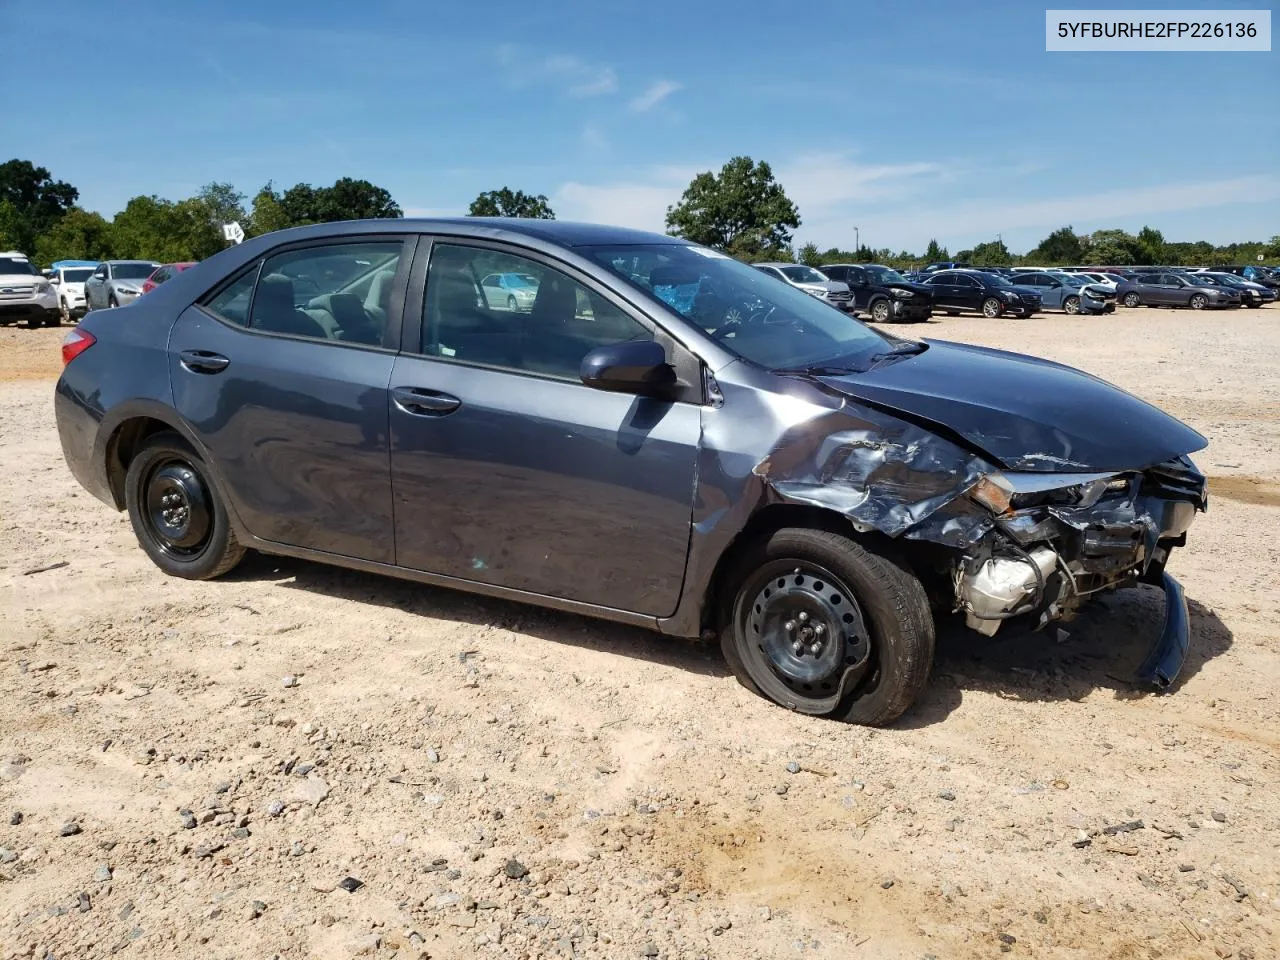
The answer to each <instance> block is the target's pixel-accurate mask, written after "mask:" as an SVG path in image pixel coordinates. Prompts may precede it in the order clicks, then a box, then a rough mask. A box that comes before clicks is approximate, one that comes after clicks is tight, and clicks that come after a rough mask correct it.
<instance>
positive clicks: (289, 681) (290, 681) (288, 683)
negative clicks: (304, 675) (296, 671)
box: [280, 674, 298, 690]
mask: <svg viewBox="0 0 1280 960" xmlns="http://www.w3.org/2000/svg"><path fill="white" fill-rule="evenodd" d="M297 685H298V678H297V677H295V676H294V675H293V674H289V675H288V676H287V677H285V678H284V679H283V680H281V681H280V686H282V687H284V688H285V689H286V690H288V689H289V688H291V687H296V686H297Z"/></svg>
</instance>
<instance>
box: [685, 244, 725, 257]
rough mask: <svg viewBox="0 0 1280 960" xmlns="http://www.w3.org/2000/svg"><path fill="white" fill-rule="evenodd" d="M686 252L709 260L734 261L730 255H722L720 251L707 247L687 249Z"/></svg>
mask: <svg viewBox="0 0 1280 960" xmlns="http://www.w3.org/2000/svg"><path fill="white" fill-rule="evenodd" d="M685 249H686V250H692V251H693V252H694V253H696V254H698V255H700V256H703V257H706V258H707V259H709V260H732V259H733V257H731V256H729V255H728V254H725V253H721V252H720V251H719V250H711V249H708V248H707V247H685Z"/></svg>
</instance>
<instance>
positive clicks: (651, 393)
mask: <svg viewBox="0 0 1280 960" xmlns="http://www.w3.org/2000/svg"><path fill="white" fill-rule="evenodd" d="M578 375H579V376H580V377H581V378H582V382H583V383H585V384H586V385H587V386H588V387H594V388H595V389H597V390H608V391H611V392H613V393H634V394H637V395H639V396H642V397H666V396H669V395H670V393H671V388H672V387H674V386H675V383H676V372H675V369H674V368H673V367H672V366H671V364H669V363H667V351H666V350H664V349H663V348H662V345H661V344H659V343H657V342H655V341H653V340H627V341H624V342H622V343H611V344H608V345H606V346H603V347H596V348H595V349H594V350H592V351H591V352H590V353H588V354H587V355H586V356H585V357H583V358H582V365H581V367H579V370H578Z"/></svg>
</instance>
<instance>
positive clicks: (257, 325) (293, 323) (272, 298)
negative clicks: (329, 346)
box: [249, 273, 329, 340]
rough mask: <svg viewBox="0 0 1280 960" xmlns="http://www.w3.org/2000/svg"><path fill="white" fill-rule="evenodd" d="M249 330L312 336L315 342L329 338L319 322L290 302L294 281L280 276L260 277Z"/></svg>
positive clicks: (291, 300)
mask: <svg viewBox="0 0 1280 960" xmlns="http://www.w3.org/2000/svg"><path fill="white" fill-rule="evenodd" d="M249 327H250V328H251V329H253V330H265V331H268V332H270V333H288V334H293V335H294V336H299V337H314V338H315V339H317V340H327V339H328V338H329V335H328V333H327V332H326V331H325V329H324V327H323V326H322V325H321V324H320V322H319V321H318V320H316V319H315V318H314V317H311V316H308V315H307V314H305V313H303V312H302V311H301V310H299V309H298V308H297V306H296V305H295V304H294V300H293V281H292V280H290V279H289V278H288V277H286V276H284V275H283V274H279V273H273V274H270V275H269V276H266V277H263V278H262V280H261V281H260V282H259V283H258V289H257V291H256V292H255V293H254V297H253V313H252V314H251V316H250V317H249Z"/></svg>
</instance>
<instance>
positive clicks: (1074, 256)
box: [1022, 226, 1084, 267]
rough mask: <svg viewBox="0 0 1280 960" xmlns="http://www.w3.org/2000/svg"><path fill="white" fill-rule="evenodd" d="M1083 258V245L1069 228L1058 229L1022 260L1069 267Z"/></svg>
mask: <svg viewBox="0 0 1280 960" xmlns="http://www.w3.org/2000/svg"><path fill="white" fill-rule="evenodd" d="M1083 257H1084V244H1083V243H1081V241H1080V238H1079V237H1077V236H1076V233H1075V231H1074V230H1072V229H1071V227H1070V226H1066V227H1059V228H1058V229H1057V230H1055V231H1053V233H1051V234H1049V235H1048V236H1047V237H1045V238H1044V239H1043V240H1041V241H1040V244H1039V246H1037V247H1036V248H1035V249H1034V250H1032V251H1031V252H1029V253H1028V254H1027V255H1026V256H1025V257H1023V258H1022V259H1023V260H1024V261H1025V262H1026V263H1032V264H1039V265H1044V266H1062V267H1065V266H1071V265H1074V264H1077V263H1079V262H1080V261H1081V259H1082V258H1083Z"/></svg>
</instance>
